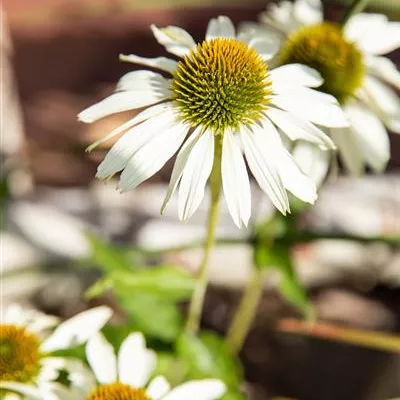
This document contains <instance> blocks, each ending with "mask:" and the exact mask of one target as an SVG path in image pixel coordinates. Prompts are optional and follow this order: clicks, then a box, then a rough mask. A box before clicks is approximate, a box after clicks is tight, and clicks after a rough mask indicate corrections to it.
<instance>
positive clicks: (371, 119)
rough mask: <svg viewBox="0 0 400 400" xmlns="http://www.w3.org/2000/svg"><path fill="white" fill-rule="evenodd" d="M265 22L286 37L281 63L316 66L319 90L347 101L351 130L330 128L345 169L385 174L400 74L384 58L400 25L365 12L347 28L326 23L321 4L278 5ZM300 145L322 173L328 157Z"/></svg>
mask: <svg viewBox="0 0 400 400" xmlns="http://www.w3.org/2000/svg"><path fill="white" fill-rule="evenodd" d="M261 19H262V21H263V22H264V23H265V24H267V26H269V27H273V28H274V31H275V32H280V34H281V39H282V47H281V50H280V52H279V54H278V56H277V57H276V62H277V64H290V63H302V64H305V65H308V66H310V67H312V68H315V69H316V70H318V71H319V72H320V73H321V75H322V77H323V78H324V84H323V85H322V86H321V87H320V88H319V89H320V90H322V91H323V92H325V93H329V94H331V95H333V96H335V97H336V98H337V99H338V100H339V101H340V102H341V103H342V105H343V109H344V111H345V112H346V114H347V115H348V118H349V121H350V123H351V126H350V127H348V128H344V129H343V128H340V129H329V134H330V136H331V137H332V139H333V141H334V142H335V144H336V146H337V147H338V149H339V151H340V156H341V158H342V160H343V162H344V164H345V166H346V168H347V169H348V170H349V171H350V172H351V173H353V174H357V175H358V174H360V173H361V172H362V171H363V170H364V166H365V164H367V165H369V166H370V167H371V168H372V169H373V170H374V171H376V172H381V171H383V170H384V168H385V167H386V164H387V162H388V160H389V158H390V146H389V137H388V134H387V132H386V130H385V127H384V125H386V126H387V128H388V129H389V130H392V131H395V132H400V100H399V97H398V96H397V94H396V93H395V91H394V90H392V89H391V88H390V86H389V85H392V86H394V87H396V88H397V89H400V73H399V72H398V71H397V69H396V66H395V65H394V64H393V63H392V62H391V61H390V60H389V59H388V58H385V57H382V55H383V54H386V53H389V52H391V51H393V50H395V49H396V48H398V47H399V46H400V23H399V22H389V21H388V19H387V17H386V16H384V15H381V14H367V13H362V14H358V15H355V16H353V17H351V18H350V19H349V20H348V22H347V23H346V24H345V26H344V27H343V28H342V27H341V26H339V25H337V24H334V23H331V22H324V21H323V12H322V4H321V2H320V0H296V1H295V2H294V3H292V2H288V1H283V2H280V3H278V4H273V5H271V6H270V7H269V9H268V10H267V12H265V13H263V14H262V16H261ZM300 146H301V147H302V148H301V149H300V150H296V149H295V152H296V151H298V152H299V155H300V158H299V160H300V162H301V160H302V159H303V158H304V160H306V164H308V165H311V164H312V163H310V162H309V157H310V156H311V155H313V156H315V160H314V161H315V163H316V164H318V165H319V166H320V167H319V168H320V170H323V169H324V168H323V165H322V164H323V163H324V162H325V163H326V162H328V160H327V159H326V157H325V156H321V155H320V152H319V151H318V149H316V148H315V147H312V146H309V145H308V144H305V145H300ZM303 147H304V148H303ZM305 154H308V156H307V157H304V155H305ZM321 157H322V158H321ZM322 159H325V161H322ZM305 170H307V165H305ZM319 177H320V175H319Z"/></svg>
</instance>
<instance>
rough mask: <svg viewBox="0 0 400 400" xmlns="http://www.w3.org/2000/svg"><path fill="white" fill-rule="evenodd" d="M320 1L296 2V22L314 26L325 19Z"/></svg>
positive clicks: (300, 0) (299, 0)
mask: <svg viewBox="0 0 400 400" xmlns="http://www.w3.org/2000/svg"><path fill="white" fill-rule="evenodd" d="M322 9H323V7H322V3H321V1H320V0H296V1H295V2H294V7H293V12H294V16H295V17H296V20H297V21H299V22H300V23H301V24H302V25H313V24H318V23H319V22H322V21H323V19H324V16H323V11H322Z"/></svg>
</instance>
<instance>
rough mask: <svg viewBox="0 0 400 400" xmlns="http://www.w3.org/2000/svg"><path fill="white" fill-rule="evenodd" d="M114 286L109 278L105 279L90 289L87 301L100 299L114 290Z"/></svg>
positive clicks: (87, 292)
mask: <svg viewBox="0 0 400 400" xmlns="http://www.w3.org/2000/svg"><path fill="white" fill-rule="evenodd" d="M113 286H114V284H113V281H112V280H111V279H109V278H103V279H99V280H98V281H96V282H95V283H94V284H93V285H92V286H90V287H89V289H87V290H86V292H85V298H86V299H92V298H93V297H98V296H101V295H102V294H104V293H105V292H107V291H108V290H110V289H112V288H113Z"/></svg>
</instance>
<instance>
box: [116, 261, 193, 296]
mask: <svg viewBox="0 0 400 400" xmlns="http://www.w3.org/2000/svg"><path fill="white" fill-rule="evenodd" d="M110 276H111V278H112V280H113V281H114V283H115V285H118V286H119V287H121V288H124V290H128V289H129V290H134V291H135V292H138V291H140V292H150V293H152V294H153V295H154V296H163V298H164V300H166V299H168V300H170V301H181V300H186V299H187V298H189V297H190V295H191V294H192V291H193V288H194V284H195V282H194V279H193V277H192V276H191V275H189V274H188V273H186V272H185V271H183V270H181V269H179V268H175V267H172V266H159V267H154V268H146V269H141V270H137V271H134V272H127V271H115V272H114V273H112V274H111V275H110Z"/></svg>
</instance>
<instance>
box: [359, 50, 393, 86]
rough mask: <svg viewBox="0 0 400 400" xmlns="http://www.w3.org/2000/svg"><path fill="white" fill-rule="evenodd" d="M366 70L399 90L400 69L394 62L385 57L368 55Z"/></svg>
mask: <svg viewBox="0 0 400 400" xmlns="http://www.w3.org/2000/svg"><path fill="white" fill-rule="evenodd" d="M366 63H367V66H368V72H369V73H372V74H374V75H375V76H377V77H379V78H381V79H383V80H385V81H386V82H387V83H389V84H391V85H393V86H394V87H396V88H397V89H399V90H400V71H399V70H398V69H397V67H396V64H395V63H394V62H393V61H391V60H389V59H388V58H386V57H377V56H369V57H366Z"/></svg>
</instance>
